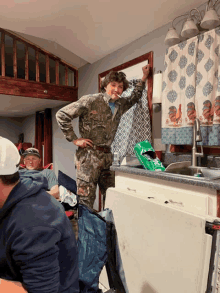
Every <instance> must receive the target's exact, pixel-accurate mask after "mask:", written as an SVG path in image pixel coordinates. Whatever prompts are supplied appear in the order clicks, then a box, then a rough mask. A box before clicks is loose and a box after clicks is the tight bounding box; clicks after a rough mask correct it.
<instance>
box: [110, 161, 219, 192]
mask: <svg viewBox="0 0 220 293" xmlns="http://www.w3.org/2000/svg"><path fill="white" fill-rule="evenodd" d="M110 169H111V170H112V171H115V172H122V173H127V174H134V175H138V176H145V177H151V178H155V179H161V180H166V181H174V182H179V183H185V184H190V185H194V186H201V187H206V188H212V189H215V190H220V179H218V180H209V179H208V178H205V177H200V178H198V177H194V176H187V175H179V174H172V173H166V172H163V171H149V170H146V169H140V168H135V167H128V166H116V165H113V166H111V168H110Z"/></svg>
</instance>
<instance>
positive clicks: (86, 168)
mask: <svg viewBox="0 0 220 293" xmlns="http://www.w3.org/2000/svg"><path fill="white" fill-rule="evenodd" d="M142 70H143V77H142V79H141V80H140V82H139V83H138V84H137V85H136V87H135V89H134V90H133V92H132V94H131V96H130V97H126V98H121V97H120V96H121V94H122V92H123V91H125V90H126V89H127V88H128V87H129V83H128V81H127V79H126V75H125V74H124V73H123V72H114V71H112V72H110V73H109V74H108V75H107V76H106V77H105V79H104V80H103V81H102V85H101V91H102V93H99V94H94V95H86V96H83V97H81V98H80V99H79V100H78V101H76V102H73V103H71V104H69V105H67V106H65V107H63V108H62V109H60V110H59V111H58V112H57V113H56V119H57V122H58V124H59V126H60V128H61V130H62V131H63V133H64V136H65V137H66V139H67V140H68V141H69V142H73V143H74V144H75V145H77V146H78V150H77V151H76V156H75V163H76V169H77V171H76V177H77V194H78V195H79V199H80V202H81V203H84V204H86V205H87V206H89V207H91V208H93V204H94V201H95V197H96V187H97V184H98V185H99V188H100V191H101V193H102V196H103V206H104V202H105V196H106V190H107V188H108V187H114V180H115V178H114V172H113V171H111V170H110V166H111V165H112V157H113V156H112V153H111V144H112V142H113V140H114V137H115V134H116V131H117V128H118V125H119V122H120V119H121V116H122V115H123V114H124V113H125V112H126V111H127V110H129V109H130V108H131V107H132V106H133V105H134V104H135V103H136V102H138V100H139V99H140V98H141V96H142V91H143V89H144V88H145V82H146V80H147V77H148V74H149V70H150V66H149V65H146V66H144V67H143V68H142ZM77 117H79V132H80V135H81V138H78V137H77V136H76V134H75V132H74V131H73V127H72V120H73V119H75V118H77Z"/></svg>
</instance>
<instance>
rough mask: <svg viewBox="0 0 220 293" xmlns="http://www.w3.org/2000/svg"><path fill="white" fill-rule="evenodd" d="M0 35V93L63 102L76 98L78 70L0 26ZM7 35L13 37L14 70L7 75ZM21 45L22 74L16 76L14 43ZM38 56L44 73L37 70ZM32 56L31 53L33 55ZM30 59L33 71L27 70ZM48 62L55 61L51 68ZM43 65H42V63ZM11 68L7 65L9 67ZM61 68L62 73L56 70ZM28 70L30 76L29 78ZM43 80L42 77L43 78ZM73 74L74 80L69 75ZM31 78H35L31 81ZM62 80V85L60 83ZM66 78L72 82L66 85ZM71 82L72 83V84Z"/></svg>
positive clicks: (16, 61) (16, 60)
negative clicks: (41, 58)
mask: <svg viewBox="0 0 220 293" xmlns="http://www.w3.org/2000/svg"><path fill="white" fill-rule="evenodd" d="M0 34H1V38H0V40H1V44H0V50H1V54H0V55H1V56H0V57H1V58H0V62H1V66H0V71H1V74H0V94H4V95H14V96H22V97H32V98H42V99H51V100H62V101H76V100H77V98H78V70H77V69H76V68H75V67H73V66H71V65H70V64H68V63H67V62H65V61H64V60H62V59H60V58H59V57H57V56H55V55H53V54H51V53H50V52H48V51H46V50H44V49H42V48H40V47H38V46H37V45H34V44H32V43H31V42H29V41H27V40H25V39H23V38H22V37H20V36H17V35H16V34H13V33H11V32H8V31H6V30H4V29H1V28H0ZM6 36H7V37H10V38H12V40H13V53H12V54H13V56H11V57H12V59H13V69H12V68H11V73H10V74H8V75H7V72H6V68H7V60H9V61H11V59H10V58H9V57H8V56H7V58H6V54H7V52H6V51H7V49H12V48H9V47H8V46H7V43H6V41H5V40H6ZM18 42H19V43H22V44H23V45H24V60H23V61H24V75H23V76H22V77H21V76H18V69H19V66H18V56H17V43H18ZM30 50H32V51H33V50H34V51H33V52H35V60H34V62H35V65H34V67H33V59H34V58H32V60H30V54H29V53H30ZM40 55H41V57H43V56H45V72H44V73H43V74H42V72H40V66H41V65H42V64H43V63H41V62H40ZM32 57H33V56H32ZM30 61H32V69H33V70H32V71H31V70H30ZM50 61H51V62H53V63H54V64H55V66H54V68H52V67H51V66H50ZM42 66H44V64H43V65H42ZM8 68H10V66H8ZM60 68H64V74H63V75H62V73H61V72H59V69H60ZM30 72H31V73H32V77H31V78H30ZM50 75H51V76H52V75H53V77H54V76H55V80H54V81H53V82H51V76H50ZM44 76H45V78H44V81H42V80H41V79H42V78H41V77H44ZM71 76H74V77H73V79H71V78H69V77H71ZM33 79H34V80H33ZM60 80H62V81H63V82H62V84H60ZM69 81H70V82H71V84H69ZM72 84H73V85H72Z"/></svg>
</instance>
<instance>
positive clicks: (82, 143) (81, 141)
mask: <svg viewBox="0 0 220 293" xmlns="http://www.w3.org/2000/svg"><path fill="white" fill-rule="evenodd" d="M73 143H74V144H75V145H76V146H78V147H80V148H86V147H87V146H90V147H93V141H92V140H91V139H88V138H78V139H76V140H74V141H73Z"/></svg>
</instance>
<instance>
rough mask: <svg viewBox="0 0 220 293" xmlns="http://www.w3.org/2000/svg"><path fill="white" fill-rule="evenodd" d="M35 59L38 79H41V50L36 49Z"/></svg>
mask: <svg viewBox="0 0 220 293" xmlns="http://www.w3.org/2000/svg"><path fill="white" fill-rule="evenodd" d="M35 60H36V81H37V82H39V81H40V70H39V51H38V50H36V51H35Z"/></svg>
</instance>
